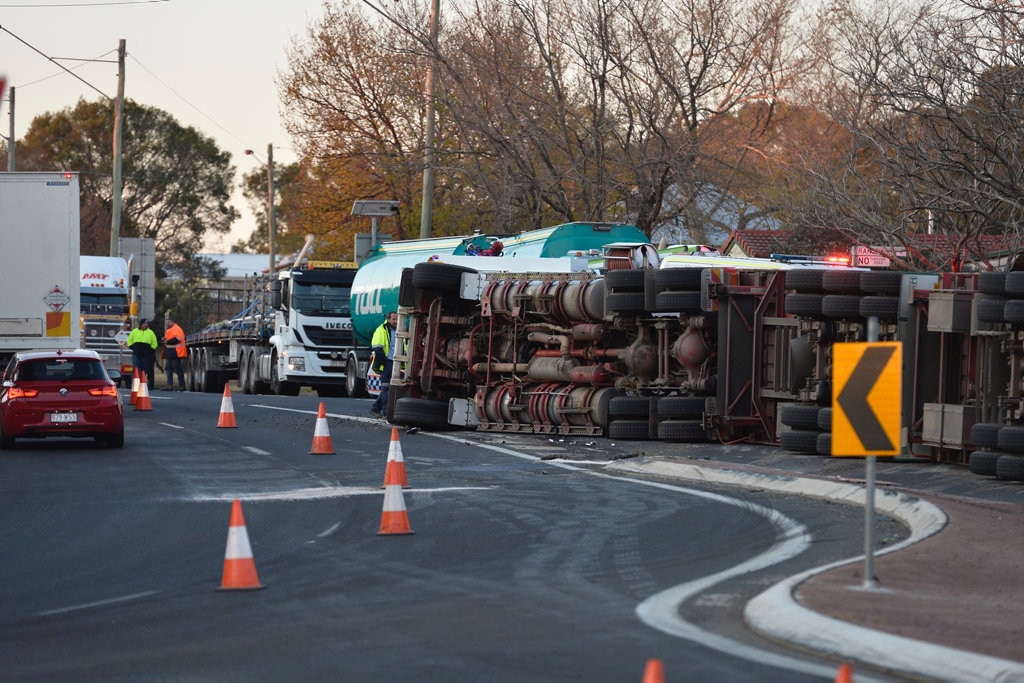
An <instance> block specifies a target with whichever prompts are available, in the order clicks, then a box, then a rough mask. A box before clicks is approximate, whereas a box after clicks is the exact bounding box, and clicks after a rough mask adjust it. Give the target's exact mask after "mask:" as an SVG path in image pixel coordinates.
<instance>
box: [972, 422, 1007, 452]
mask: <svg viewBox="0 0 1024 683" xmlns="http://www.w3.org/2000/svg"><path fill="white" fill-rule="evenodd" d="M1002 428H1003V425H1002V423H999V422H975V423H974V424H973V425H971V443H973V444H974V445H975V446H977V447H978V448H997V447H998V444H999V430H1000V429H1002Z"/></svg>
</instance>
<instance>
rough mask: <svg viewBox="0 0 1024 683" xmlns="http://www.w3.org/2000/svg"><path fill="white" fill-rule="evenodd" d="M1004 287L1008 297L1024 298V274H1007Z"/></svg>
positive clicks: (1019, 272) (1018, 272)
mask: <svg viewBox="0 0 1024 683" xmlns="http://www.w3.org/2000/svg"><path fill="white" fill-rule="evenodd" d="M1004 287H1005V291H1006V295H1007V296H1024V272H1021V271H1014V272H1012V273H1006V280H1005V281H1004Z"/></svg>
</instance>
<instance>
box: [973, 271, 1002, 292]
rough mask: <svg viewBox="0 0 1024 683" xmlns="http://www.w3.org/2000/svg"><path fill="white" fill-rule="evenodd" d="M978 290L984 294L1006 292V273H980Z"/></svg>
mask: <svg viewBox="0 0 1024 683" xmlns="http://www.w3.org/2000/svg"><path fill="white" fill-rule="evenodd" d="M978 291H979V292H981V293H982V294H999V295H1003V294H1005V293H1006V273H993V272H987V271H986V272H984V273H978Z"/></svg>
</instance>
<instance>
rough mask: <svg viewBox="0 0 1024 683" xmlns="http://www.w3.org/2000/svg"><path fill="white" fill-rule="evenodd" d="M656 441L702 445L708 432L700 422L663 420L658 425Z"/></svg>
mask: <svg viewBox="0 0 1024 683" xmlns="http://www.w3.org/2000/svg"><path fill="white" fill-rule="evenodd" d="M658 440H660V441H680V442H685V443H703V442H705V441H707V440H708V432H707V430H706V429H704V424H703V423H702V422H701V421H700V420H664V421H662V422H659V423H658Z"/></svg>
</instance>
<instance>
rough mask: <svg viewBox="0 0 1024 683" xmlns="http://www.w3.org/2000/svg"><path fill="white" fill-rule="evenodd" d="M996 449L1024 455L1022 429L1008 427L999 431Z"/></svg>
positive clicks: (1023, 430)
mask: <svg viewBox="0 0 1024 683" xmlns="http://www.w3.org/2000/svg"><path fill="white" fill-rule="evenodd" d="M996 447H997V448H998V449H999V450H1001V451H1006V452H1007V453H1024V427H1022V426H1020V425H1008V426H1005V427H1002V428H1001V429H1000V430H999V436H998V437H996Z"/></svg>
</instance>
